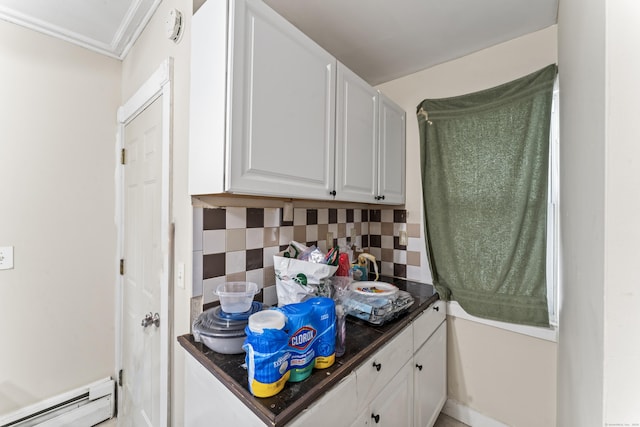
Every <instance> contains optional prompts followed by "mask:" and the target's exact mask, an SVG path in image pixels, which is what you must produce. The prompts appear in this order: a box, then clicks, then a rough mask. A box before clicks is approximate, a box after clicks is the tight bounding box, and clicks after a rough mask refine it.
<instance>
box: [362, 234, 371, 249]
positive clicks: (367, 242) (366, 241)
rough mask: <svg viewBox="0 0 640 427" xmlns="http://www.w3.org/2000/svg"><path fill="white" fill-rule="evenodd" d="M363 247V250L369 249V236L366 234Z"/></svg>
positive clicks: (363, 238) (363, 237)
mask: <svg viewBox="0 0 640 427" xmlns="http://www.w3.org/2000/svg"><path fill="white" fill-rule="evenodd" d="M362 247H363V248H368V247H369V235H368V234H365V235H363V236H362Z"/></svg>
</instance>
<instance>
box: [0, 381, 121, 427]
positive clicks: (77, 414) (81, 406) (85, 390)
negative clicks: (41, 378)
mask: <svg viewBox="0 0 640 427" xmlns="http://www.w3.org/2000/svg"><path fill="white" fill-rule="evenodd" d="M115 403H116V402H115V381H114V380H112V379H111V378H105V379H103V380H100V381H96V382H94V383H91V384H88V385H86V386H84V387H80V388H77V389H75V390H72V391H69V392H67V393H63V394H60V395H58V396H55V397H52V398H50V399H46V400H44V401H42V402H38V403H35V404H33V405H30V406H27V407H25V408H22V409H19V410H17V411H15V412H13V413H10V414H8V415H0V427H30V426H39V427H63V426H64V427H89V426H93V425H96V424H98V423H100V422H102V421H105V420H108V419H109V418H112V417H113V415H114V413H115Z"/></svg>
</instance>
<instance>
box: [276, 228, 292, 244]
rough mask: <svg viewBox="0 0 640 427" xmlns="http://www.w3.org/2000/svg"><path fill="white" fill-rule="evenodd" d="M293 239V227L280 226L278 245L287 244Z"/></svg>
mask: <svg viewBox="0 0 640 427" xmlns="http://www.w3.org/2000/svg"><path fill="white" fill-rule="evenodd" d="M292 240H293V227H290V226H288V227H280V238H279V239H278V244H279V245H288V244H289V243H291V241H292Z"/></svg>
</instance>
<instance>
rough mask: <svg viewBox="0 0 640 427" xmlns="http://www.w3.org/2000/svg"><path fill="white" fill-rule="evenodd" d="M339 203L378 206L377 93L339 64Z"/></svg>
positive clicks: (337, 188)
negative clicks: (362, 203) (359, 203)
mask: <svg viewBox="0 0 640 427" xmlns="http://www.w3.org/2000/svg"><path fill="white" fill-rule="evenodd" d="M336 99H337V106H336V172H335V176H336V179H335V191H336V200H344V201H352V202H365V203H375V202H376V199H375V197H376V196H377V194H376V192H377V182H376V180H377V169H378V131H377V130H378V91H377V90H375V89H374V88H372V87H371V86H369V84H368V83H367V82H365V81H364V80H362V79H361V78H360V77H358V76H357V75H356V74H355V73H354V72H352V71H351V70H349V69H348V68H346V67H345V66H344V65H342V64H340V63H338V84H337V96H336Z"/></svg>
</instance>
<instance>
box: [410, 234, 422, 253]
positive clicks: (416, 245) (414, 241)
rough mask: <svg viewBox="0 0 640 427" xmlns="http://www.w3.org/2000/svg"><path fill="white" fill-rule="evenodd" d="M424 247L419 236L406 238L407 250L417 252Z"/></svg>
mask: <svg viewBox="0 0 640 427" xmlns="http://www.w3.org/2000/svg"><path fill="white" fill-rule="evenodd" d="M423 247H424V239H423V238H421V237H409V238H407V250H408V251H416V252H419V251H420V250H422V248H423Z"/></svg>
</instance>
